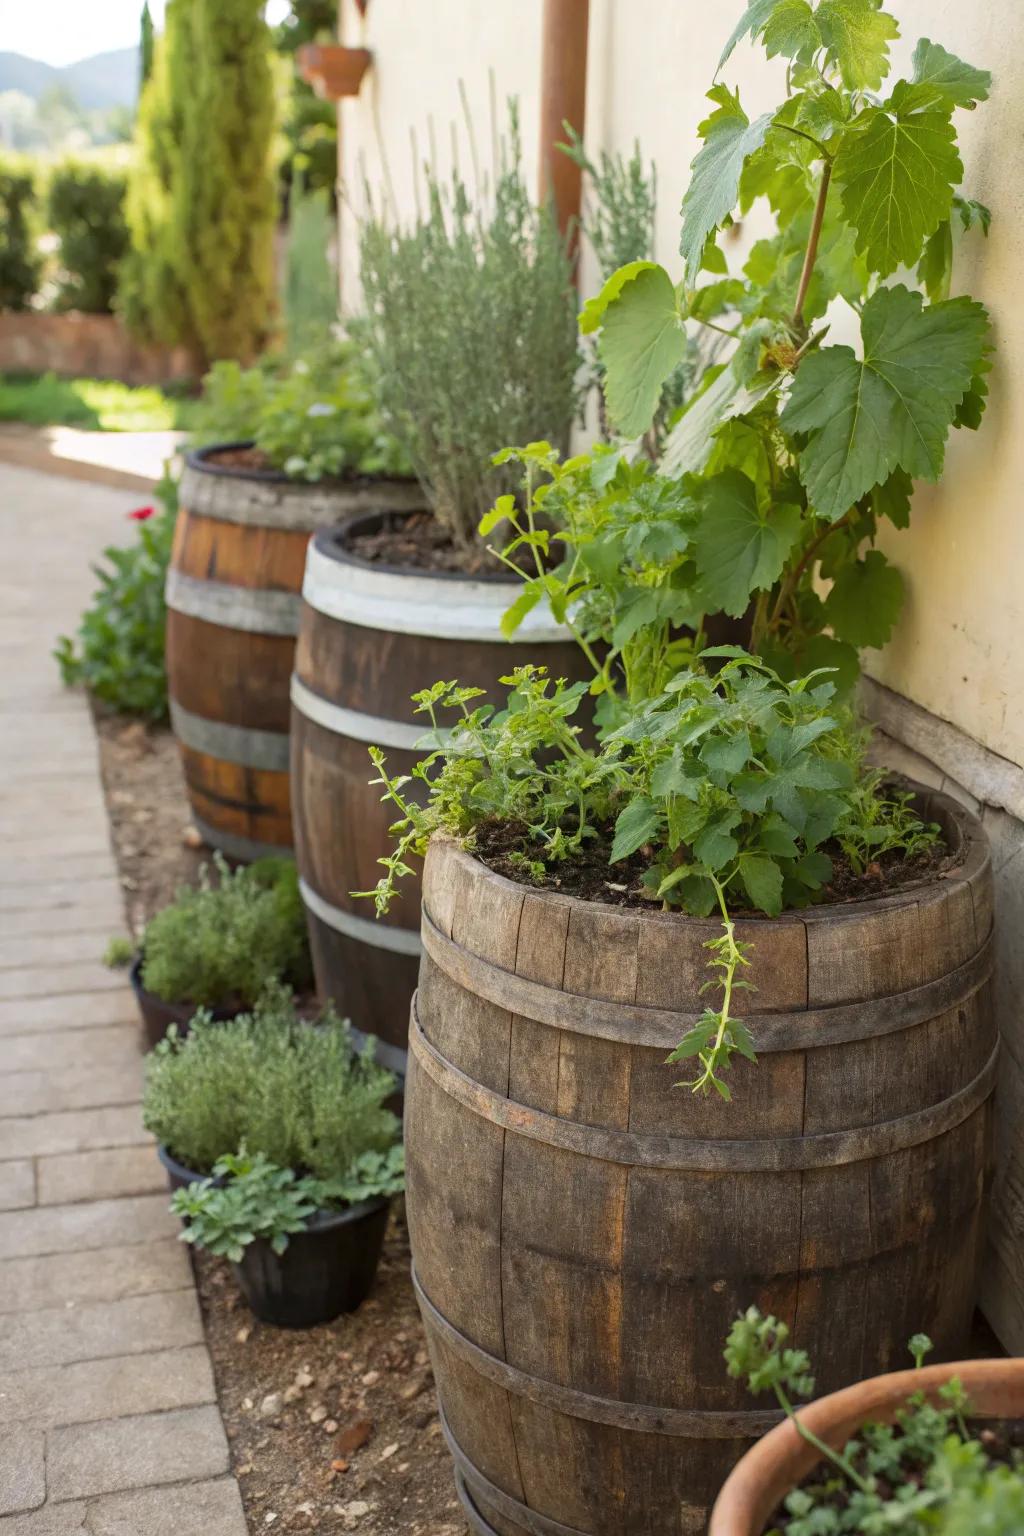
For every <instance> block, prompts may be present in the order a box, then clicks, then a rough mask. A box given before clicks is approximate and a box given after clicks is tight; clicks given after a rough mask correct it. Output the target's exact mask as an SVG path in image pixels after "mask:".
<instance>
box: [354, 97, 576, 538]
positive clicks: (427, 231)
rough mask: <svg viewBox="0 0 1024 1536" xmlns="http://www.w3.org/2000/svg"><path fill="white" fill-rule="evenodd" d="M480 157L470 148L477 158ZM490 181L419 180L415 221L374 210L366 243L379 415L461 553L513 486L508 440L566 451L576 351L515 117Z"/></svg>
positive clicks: (559, 256) (565, 263)
mask: <svg viewBox="0 0 1024 1536" xmlns="http://www.w3.org/2000/svg"><path fill="white" fill-rule="evenodd" d="M474 158H475V150H474ZM491 174H492V176H493V182H492V184H491V185H490V187H488V186H487V184H486V183H485V180H484V177H483V173H482V172H478V174H477V178H476V182H477V184H476V186H475V187H473V188H469V187H467V185H466V183H465V182H464V181H463V179H462V177H461V176H460V175H459V174H458V173H456V174H455V175H454V176H453V178H452V181H451V184H450V186H445V185H443V184H442V183H441V181H440V180H439V179H438V178H437V176H436V175H435V174H434V173H433V171H431V170H429V169H428V170H427V171H426V172H425V182H426V190H425V201H424V207H423V211H422V212H421V214H420V216H419V217H418V218H417V219H416V221H415V223H414V224H413V225H412V226H411V227H409V228H405V229H403V228H396V227H394V226H393V224H392V222H391V221H390V220H389V219H388V218H387V217H385V215H384V213H383V212H381V211H378V210H376V209H374V208H373V207H372V199H370V194H369V191H368V192H367V197H368V200H370V202H371V211H370V212H369V213H368V214H367V215H366V217H365V218H364V221H363V224H362V227H361V232H360V276H361V279H362V286H363V293H364V297H365V301H366V316H365V318H364V320H363V323H362V328H361V330H360V336H361V338H362V340H363V342H364V344H365V346H366V348H367V351H368V353H369V356H370V357H371V359H372V361H373V363H374V366H375V370H376V376H377V378H378V379H379V385H380V391H381V405H382V409H383V411H384V413H385V416H386V418H387V420H388V422H389V425H390V427H391V429H392V430H393V432H394V433H395V435H396V437H398V439H399V440H400V441H401V443H402V444H403V446H404V448H405V450H406V452H407V454H408V456H409V459H410V461H411V463H412V466H413V469H414V471H415V473H416V475H417V477H418V479H419V480H420V482H421V484H422V485H423V487H424V490H425V491H426V493H427V496H428V498H429V499H430V502H431V505H432V506H433V509H434V512H435V514H436V516H437V518H438V519H439V521H440V522H441V524H442V525H443V526H444V528H445V529H446V530H447V531H448V533H449V534H450V536H451V538H452V540H453V542H454V543H455V545H456V546H458V547H460V548H462V549H470V548H472V546H473V545H474V544H475V542H476V527H477V523H478V522H479V520H480V516H481V513H482V512H483V511H484V510H485V509H486V508H487V507H488V506H489V505H490V504H491V502H493V501H494V499H495V497H496V496H497V495H500V494H502V493H504V492H505V491H506V490H508V489H510V488H511V484H512V482H511V480H510V478H509V475H508V473H507V471H505V470H503V469H502V468H501V467H500V466H497V467H496V466H494V465H493V464H492V463H491V456H492V455H493V453H494V452H495V450H496V449H497V448H500V446H501V444H502V443H505V442H508V441H510V440H512V441H523V442H526V441H529V440H530V439H532V438H539V437H546V438H549V439H551V441H553V442H555V443H558V444H560V445H561V446H563V447H564V446H565V444H566V442H567V440H568V435H569V428H570V425H571V423H572V420H573V416H574V414H575V411H576V408H577V403H578V389H577V382H576V373H577V369H578V366H579V360H580V354H579V345H578V341H577V332H576V301H575V290H574V287H573V277H572V264H571V261H570V257H569V253H568V250H567V248H566V243H565V241H564V239H563V238H562V235H561V233H560V231H559V229H558V224H557V221H556V219H555V216H554V212H553V210H552V209H551V208H550V207H545V208H537V207H536V206H535V205H534V203H533V201H532V199H531V197H530V194H529V192H528V190H527V186H526V181H525V178H524V173H523V168H522V164H521V152H520V143H519V129H518V120H517V115H516V112H515V108H514V106H513V107H511V108H510V130H509V134H508V138H507V141H506V142H503V143H502V144H501V145H500V146H499V147H498V148H497V150H496V155H495V164H494V166H493V169H492V173H491Z"/></svg>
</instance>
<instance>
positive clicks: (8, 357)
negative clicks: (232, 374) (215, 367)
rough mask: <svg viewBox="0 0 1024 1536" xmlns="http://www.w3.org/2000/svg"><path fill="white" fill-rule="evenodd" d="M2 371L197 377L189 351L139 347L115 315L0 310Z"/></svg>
mask: <svg viewBox="0 0 1024 1536" xmlns="http://www.w3.org/2000/svg"><path fill="white" fill-rule="evenodd" d="M0 373H56V374H59V375H62V376H63V377H65V378H95V379H120V381H121V382H122V383H123V384H167V383H170V382H171V381H172V380H175V379H187V378H190V377H193V376H194V373H195V369H194V367H193V365H192V361H191V359H190V357H189V354H188V352H187V351H186V350H185V349H184V348H181V347H176V348H173V349H164V348H160V347H143V346H140V345H139V343H138V342H137V341H135V340H134V339H133V338H132V337H131V336H130V335H129V334H128V332H127V331H126V330H125V328H124V326H123V325H122V324H121V322H120V320H119V319H118V318H117V316H116V315H85V314H79V313H78V312H77V311H74V310H72V311H70V312H69V313H67V314H50V313H46V312H43V311H39V310H23V311H22V310H4V311H0Z"/></svg>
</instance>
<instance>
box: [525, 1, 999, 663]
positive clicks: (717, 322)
mask: <svg viewBox="0 0 1024 1536" xmlns="http://www.w3.org/2000/svg"><path fill="white" fill-rule="evenodd" d="M898 30H899V29H898V26H897V23H896V20H895V18H894V17H893V16H891V15H890V14H889V13H888V12H886V11H885V10H883V9H882V8H881V4H880V3H879V0H816V3H812V0H752V3H751V4H749V5H748V6H747V7H746V9H745V10H744V11H743V13H742V15H741V16H740V19H739V21H738V23H737V25H736V27H735V29H734V31H733V33H732V35H731V37H730V39H729V41H728V43H727V44H726V47H725V50H724V52H723V55H722V59H721V62H720V65H719V68H720V69H721V68H723V67H724V66H725V65H726V64H727V63H728V61H729V59H730V57H731V55H732V52H733V50H734V48H735V47H736V46H737V45H738V44H739V43H740V42H742V41H743V40H744V39H745V38H748V37H749V38H751V39H753V40H754V41H756V42H759V43H760V44H761V45H762V46H763V47H764V49H765V52H766V53H767V55H768V56H769V57H771V58H776V57H780V58H783V59H785V60H786V62H787V71H786V97H785V99H784V101H783V102H782V103H781V105H780V106H779V107H778V109H777V110H776V111H774V112H769V113H766V114H763V115H762V116H760V117H759V118H757V120H756V121H755V122H751V121H750V120H749V118H748V117H747V114H746V113H745V112H744V110H743V108H742V106H741V104H740V101H739V98H738V96H737V95H736V93H735V92H733V91H732V90H731V89H730V88H729V86H728V85H726V84H725V83H724V82H719V83H717V84H716V85H715V86H714V87H713V89H712V91H711V92H710V97H711V100H712V101H713V103H714V108H715V110H714V111H713V112H712V113H711V114H710V116H709V117H708V118H707V119H706V120H705V121H704V122H703V123H702V124H701V125H700V130H699V131H700V134H701V137H702V139H703V141H704V142H703V147H702V148H701V150H700V152H699V154H698V155H697V157H696V159H695V160H694V162H693V166H692V177H691V181H690V185H689V188H688V190H687V192H686V196H685V198H684V200H683V224H682V240H681V251H682V255H683V257H684V270H683V281H682V283H681V284H680V285H679V286H678V287H677V286H676V284H675V283H674V281H673V279H672V277H671V276H670V275H669V273H668V272H666V271H664V270H663V269H660V268H658V267H655V266H653V265H652V264H651V263H648V262H644V263H640V264H638V263H635V262H634V263H633V264H632V265H629V266H625V267H623V268H620V270H619V271H618V272H614V273H611V274H609V275H608V276H607V277H606V280H605V283H604V287H603V289H602V292H601V294H600V295H599V296H598V298H597V299H592V300H590V301H589V302H588V304H587V305H586V306H585V307H584V311H583V317H582V324H583V328H584V329H585V330H599V331H600V339H599V348H600V351H601V356H602V359H603V361H604V366H605V370H606V382H605V393H606V400H607V405H608V414H609V417H610V419H611V421H612V424H613V425H614V426H615V427H617V428H618V430H619V431H620V432H621V433H622V434H623V435H624V436H627V437H631V438H636V437H640V436H641V435H642V434H644V433H645V431H646V430H647V427H648V424H649V421H650V419H651V415H652V412H653V409H654V407H655V404H656V402H657V399H658V394H659V390H660V388H661V385H662V383H663V381H664V379H665V378H666V377H667V375H668V374H669V373H670V372H671V370H672V369H673V368H674V367H676V366H677V364H678V359H679V358H680V356H682V355H684V352H685V348H686V345H687V342H688V340H689V339H691V338H692V337H693V335H694V334H695V333H706V332H708V331H710V332H711V334H712V335H714V336H716V337H724V340H725V344H726V345H727V346H728V348H729V350H728V352H727V353H726V354H725V355H724V356H722V357H720V358H716V359H715V363H714V366H713V367H708V368H707V369H706V371H705V373H704V375H703V378H702V380H701V381H700V383H699V384H698V386H697V387H696V388H695V389H694V390H692V391H691V395H690V398H689V400H688V401H687V402H686V403H685V405H684V407H683V409H682V411H681V412H680V413H679V416H678V419H677V421H676V424H675V425H674V427H673V428H672V430H671V432H670V433H669V435H668V437H667V440H666V443H665V448H664V453H663V456H662V461H661V471H662V473H663V474H664V475H665V476H666V477H667V478H669V479H674V480H677V481H682V484H683V488H684V494H685V496H686V498H687V499H688V500H689V502H690V503H691V504H692V505H695V506H698V507H699V506H703V507H705V508H706V509H707V510H706V515H705V516H704V517H703V518H701V519H700V520H699V522H698V523H697V525H696V526H695V527H691V528H689V529H688V545H687V559H686V561H685V562H681V563H680V565H679V567H677V569H676V571H675V572H674V574H673V578H672V579H673V588H674V593H675V602H676V612H677V614H678V613H679V612H681V611H682V609H683V608H684V607H685V606H688V607H689V610H690V612H691V614H692V615H693V617H692V618H691V620H690V623H691V624H692V626H693V628H694V629H695V631H696V633H697V636H698V639H699V638H700V637H701V636H702V634H703V633H704V626H703V620H704V618H705V616H711V615H713V614H714V613H715V611H716V610H724V611H725V612H726V613H728V614H730V615H733V616H736V617H739V616H740V615H746V614H747V613H748V612H749V613H750V624H751V645H752V649H753V650H754V651H756V652H758V653H761V654H764V655H765V656H766V657H770V658H771V660H772V661H773V664H775V665H776V666H777V667H778V668H779V669H780V670H781V671H784V672H786V674H787V675H793V674H795V673H797V672H799V671H800V670H804V669H807V668H808V667H813V666H814V665H817V664H819V663H820V662H821V661H822V660H823V659H824V657H825V656H826V655H827V656H828V657H829V660H830V663H831V662H834V663H835V664H836V665H838V666H839V667H840V669H841V674H842V676H843V678H844V680H850V679H852V677H853V676H854V674H855V670H856V661H857V655H856V652H857V649H858V648H859V647H861V646H865V645H878V644H881V643H884V641H885V640H886V638H887V637H888V636H889V634H890V633H891V630H892V627H893V624H894V623H895V621H896V618H897V616H898V610H899V603H900V596H901V584H900V582H899V580H898V578H897V577H896V576H895V575H894V574H893V573H891V572H889V571H888V570H884V569H883V566H884V561H885V556H884V554H883V553H882V552H881V551H879V550H877V549H875V548H872V547H871V546H872V545H873V544H874V540H875V535H876V532H877V530H878V525H879V520H880V519H881V518H884V517H888V518H889V519H890V520H891V521H893V522H894V523H896V524H897V526H900V527H903V526H906V522H907V518H908V512H909V500H910V491H911V489H912V485H913V482H914V480H917V479H926V480H935V479H937V478H938V476H939V475H940V474H941V471H942V467H943V461H944V454H945V447H946V442H947V440H948V438H949V434H950V432H951V431H952V430H953V428H955V427H962V426H963V427H969V428H976V427H977V426H978V425H979V423H980V420H981V416H982V412H983V410H984V405H985V397H986V385H987V381H986V374H987V372H988V370H989V367H990V349H991V338H990V331H989V322H988V316H987V314H986V312H985V310H984V308H983V307H982V306H981V305H980V304H977V303H974V302H973V301H972V300H970V299H968V298H952V299H951V298H950V297H949V288H950V274H951V271H952V263H953V252H954V234H955V232H956V233H957V234H966V233H967V232H968V231H970V230H972V229H980V230H981V231H985V230H986V229H987V227H988V212H987V210H986V209H984V208H983V207H982V206H981V205H980V204H977V203H976V202H974V201H972V200H971V199H970V198H969V197H967V196H963V195H961V193H960V192H959V190H958V188H959V184H960V182H961V179H962V176H963V166H962V163H961V160H960V156H959V153H958V150H957V133H956V123H955V120H954V119H955V113H956V112H958V111H963V110H973V109H974V108H975V107H976V105H977V104H978V103H979V102H981V101H983V100H985V98H986V96H987V95H988V90H989V84H990V80H989V76H988V74H987V72H986V71H984V70H981V69H978V68H976V67H975V66H973V65H971V64H969V63H966V62H964V61H963V60H960V59H958V58H956V57H955V56H954V55H953V54H951V53H949V52H948V51H947V50H946V49H944V48H943V47H942V46H941V45H940V44H938V43H935V42H932V41H931V40H930V39H927V38H926V39H922V40H921V42H920V43H919V44H918V46H917V49H916V50H915V53H914V62H913V69H912V72H911V75H910V77H909V78H907V79H901V80H896V81H894V82H892V83H891V85H889V84H888V82H887V77H888V75H889V70H890V46H891V44H892V42H893V40H894V39H895V38H896V36H897V35H898ZM761 199H765V200H766V201H767V203H768V205H769V207H770V209H771V212H772V214H773V215H774V218H775V222H776V229H775V233H774V234H772V235H770V236H768V237H766V238H765V239H762V240H758V241H757V242H756V243H755V244H754V246H753V247H752V249H751V250H750V253H749V255H748V257H747V260H746V262H745V264H744V267H743V271H742V274H737V273H735V272H730V271H728V270H726V265H725V262H724V260H723V257H722V253H721V252H720V251H719V250H718V248H717V246H716V244H715V236H716V232H717V231H718V230H720V229H722V228H725V227H726V226H728V224H729V223H730V222H731V221H732V220H733V219H734V218H735V217H737V216H738V215H739V216H742V215H746V214H747V213H748V211H749V210H750V209H751V208H752V207H753V205H754V204H755V203H758V202H759V201H760V200H761ZM898 267H900V268H906V269H909V270H913V269H915V268H916V270H917V276H918V280H919V281H920V283H921V284H922V286H923V287H924V289H925V291H926V294H927V298H928V300H929V301H930V302H928V303H926V302H924V299H923V297H922V295H921V294H920V293H916V292H912V291H911V289H910V288H909V287H907V286H906V285H905V284H897V285H895V286H893V287H886V286H880V284H879V279H880V278H884V277H887V276H888V275H890V274H891V273H893V272H894V271H896V269H897V268H898ZM709 270H710V271H712V277H711V280H710V281H708V280H706V274H707V273H708V271H709ZM837 303H845V304H847V305H849V306H851V307H852V308H853V309H854V310H855V311H856V312H857V314H858V316H859V321H860V332H861V340H860V347H859V349H858V350H854V349H853V348H852V347H849V346H843V345H830V344H828V343H827V328H826V327H825V326H823V325H821V324H820V322H821V321H822V320H823V318H824V317H825V316H826V315H827V314H828V313H829V312H830V306H831V305H833V304H837ZM738 476H739V477H742V479H740V478H737V477H738ZM550 506H552V507H556V508H557V510H559V511H561V510H562V508H561V504H560V501H559V500H558V498H555V499H553V500H552V502H551V503H550ZM569 523H570V525H571V518H570V519H569ZM830 525H831V526H830ZM550 531H551V532H556V531H557V532H558V533H559V534H561V531H562V530H561V527H559V526H558V525H557V524H555V525H553V526H552V527H551V530H550ZM828 582H833V583H835V584H836V591H835V595H834V597H833V598H831V599H830V600H829V599H827V598H826V600H825V601H823V595H824V593H823V583H828ZM858 596H859V598H860V599H862V600H863V601H864V603H865V604H866V603H867V602H868V601H870V602H871V604H872V605H873V611H872V612H871V613H870V614H868V613H865V612H862V613H854V611H853V610H854V607H855V605H856V603H857V601H858ZM684 599H686V601H684ZM875 604H877V612H876V611H874V605H875ZM636 609H637V614H638V615H639V614H640V613H641V612H642V613H643V614H644V618H643V620H642V622H643V623H644V624H646V623H648V622H651V623H653V624H654V625H655V628H656V636H657V626H658V625H659V624H660V622H661V620H662V613H661V611H660V610H659V611H658V612H656V613H652V612H651V610H650V600H649V594H643V596H642V597H641V596H638V597H637V599H636ZM677 622H678V620H677ZM830 631H831V632H830ZM593 638H594V637H593V636H592V637H591V641H592V642H593ZM602 638H604V639H607V638H608V637H607V636H604V637H602ZM657 643H659V644H660V639H658V640H657Z"/></svg>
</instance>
